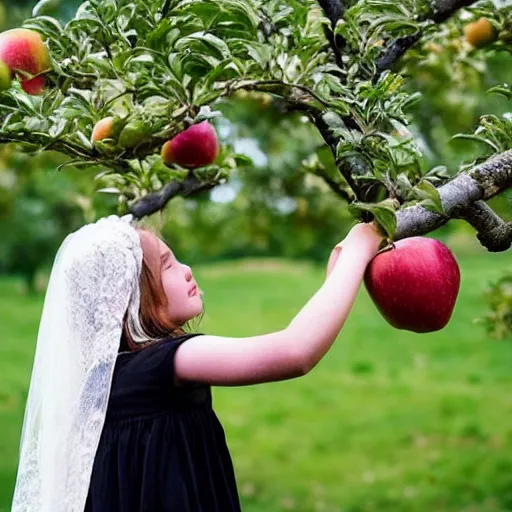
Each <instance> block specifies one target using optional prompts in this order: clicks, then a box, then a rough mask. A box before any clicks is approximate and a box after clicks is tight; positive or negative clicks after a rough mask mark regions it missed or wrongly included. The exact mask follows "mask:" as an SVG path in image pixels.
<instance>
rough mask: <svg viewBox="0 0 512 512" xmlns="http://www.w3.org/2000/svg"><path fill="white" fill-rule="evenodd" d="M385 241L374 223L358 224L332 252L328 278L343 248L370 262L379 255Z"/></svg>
mask: <svg viewBox="0 0 512 512" xmlns="http://www.w3.org/2000/svg"><path fill="white" fill-rule="evenodd" d="M383 239H384V236H383V235H382V234H381V232H380V229H379V227H378V226H377V224H375V223H374V222H369V223H359V224H356V225H355V226H354V227H353V228H352V229H351V230H350V231H349V233H348V235H347V236H346V237H345V238H344V239H343V240H342V241H341V242H339V243H337V244H336V245H335V246H334V249H333V250H332V251H331V255H330V256H329V261H328V262H327V276H329V274H330V273H331V272H332V269H333V268H334V266H335V265H336V262H337V261H338V257H339V255H340V252H341V250H342V249H343V248H345V249H350V250H355V251H357V252H358V253H359V254H361V257H364V258H367V259H368V262H370V261H371V260H372V259H373V257H374V256H375V255H376V254H377V252H378V250H379V247H380V244H381V243H382V240H383Z"/></svg>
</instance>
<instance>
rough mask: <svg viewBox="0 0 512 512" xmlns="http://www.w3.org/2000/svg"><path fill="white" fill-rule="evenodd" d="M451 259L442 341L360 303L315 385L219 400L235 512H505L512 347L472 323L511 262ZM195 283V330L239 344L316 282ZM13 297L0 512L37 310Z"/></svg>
mask: <svg viewBox="0 0 512 512" xmlns="http://www.w3.org/2000/svg"><path fill="white" fill-rule="evenodd" d="M458 256H459V261H460V264H461V270H462V288H461V292H460V297H459V301H458V304H457V307H456V310H455V313H454V316H453V319H452V321H451V323H450V325H449V326H448V327H447V328H446V329H444V330H443V331H442V332H440V333H434V334H431V335H415V334H411V333H407V332H402V331H397V330H394V329H392V328H391V327H389V326H388V325H387V324H386V323H385V322H384V320H383V319H382V318H381V317H380V315H379V314H378V313H377V311H376V309H375V307H374V306H373V304H372V303H371V301H370V300H369V298H368V296H367V295H366V292H365V291H363V290H362V291H361V293H360V295H359V297H358V300H357V303H356V305H355V308H354V310H353V312H352V315H351V316H350V318H349V320H348V322H347V324H346V326H345V328H344V330H343V332H342V333H341V334H340V336H339V339H338V340H337V342H336V344H335V345H334V347H333V348H332V350H331V351H330V352H329V354H328V355H327V357H326V358H325V359H324V360H323V361H321V362H320V364H319V365H318V366H317V367H316V368H315V369H314V370H313V372H312V373H310V374H309V375H307V376H306V377H303V378H301V379H296V380H293V381H287V382H280V383H273V384H266V385H258V386H251V387H245V388H225V389H224V388H217V389H215V391H214V400H215V404H216V410H217V413H218V415H219V417H220V419H221V421H222V422H223V424H224V426H225V429H226V434H227V437H228V443H229V445H230V447H231V452H232V455H233V459H234V463H235V468H236V471H237V478H238V484H239V489H240V494H241V497H242V502H243V510H244V511H246V512H262V511H268V512H274V511H281V510H283V511H286V510H296V511H308V512H309V511H325V512H327V511H350V512H362V511H379V512H382V511H397V512H398V511H426V512H427V511H457V512H461V511H464V512H491V511H500V512H502V511H512V343H511V342H510V341H509V342H497V341H493V340H489V339H488V338H487V337H486V335H485V333H484V332H483V329H482V327H481V326H480V325H475V324H474V323H473V319H474V318H475V317H477V316H479V315H480V314H481V313H483V312H484V310H485V303H484V301H483V298H482V292H483V290H484V289H485V287H486V285H487V283H488V281H489V280H491V279H494V278H496V277H497V276H498V275H499V274H500V272H501V271H503V270H504V269H505V268H512V262H511V261H510V258H511V252H510V251H509V252H507V253H504V254H498V255H487V254H486V253H481V254H472V255H465V256H464V255H462V254H458ZM195 274H196V278H197V280H198V282H199V284H200V286H201V287H202V288H203V289H204V291H205V296H204V300H205V304H206V311H207V314H206V317H205V319H204V321H203V324H202V325H201V327H200V329H199V330H200V331H201V332H208V333H210V334H218V335H229V336H247V335H252V334H260V333H264V332H268V331H272V330H276V329H281V328H283V327H285V326H286V324H287V323H288V322H289V321H290V320H291V319H292V318H293V316H294V315H295V313H296V312H298V310H299V309H300V307H301V306H303V305H304V304H305V302H306V301H307V300H308V298H309V297H310V296H311V295H312V294H313V293H314V291H315V290H316V289H317V288H318V287H319V286H320V285H321V283H322V280H323V277H324V269H323V268H316V267H313V266H310V265H307V264H303V263H292V262H280V261H269V262H261V261H260V262H254V261H252V262H249V261H245V262H236V263H219V264H215V265H209V266H205V267H201V268H197V269H195ZM17 289H18V282H17V281H15V280H13V279H10V280H9V279H4V280H2V281H0V325H1V326H2V331H1V332H2V334H1V338H0V425H1V432H2V436H1V442H0V511H7V510H9V508H10V497H11V493H12V486H13V483H14V475H15V468H16V454H17V449H18V438H19V432H20V428H21V421H22V414H23V407H24V400H25V398H26V390H27V386H28V382H29V377H30V369H31V364H32V357H33V350H34V343H35V338H36V334H37V327H38V321H39V315H40V313H41V307H42V297H39V298H30V297H26V296H21V295H19V294H18V293H17ZM318 327H319V329H320V328H321V326H318ZM178 512H179V511H178Z"/></svg>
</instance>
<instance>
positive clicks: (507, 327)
mask: <svg viewBox="0 0 512 512" xmlns="http://www.w3.org/2000/svg"><path fill="white" fill-rule="evenodd" d="M486 299H487V302H488V305H489V307H490V312H489V313H487V314H486V315H485V316H484V317H482V318H480V319H479V320H480V322H483V323H484V325H485V327H486V328H487V331H488V333H489V334H490V335H491V336H492V337H493V338H495V339H498V340H503V339H505V338H511V337H512V273H510V272H509V273H507V274H505V275H504V276H502V277H501V278H500V279H499V280H497V281H496V282H494V283H492V284H491V285H490V286H489V288H488V290H487V293H486Z"/></svg>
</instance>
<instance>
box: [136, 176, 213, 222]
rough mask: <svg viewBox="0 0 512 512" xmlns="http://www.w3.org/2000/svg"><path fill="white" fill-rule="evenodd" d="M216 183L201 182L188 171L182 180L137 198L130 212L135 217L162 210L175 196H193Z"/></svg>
mask: <svg viewBox="0 0 512 512" xmlns="http://www.w3.org/2000/svg"><path fill="white" fill-rule="evenodd" d="M215 185H216V183H215V182H201V181H199V180H198V179H197V178H196V177H195V176H194V174H193V172H190V173H189V175H188V176H187V177H186V178H185V180H183V181H171V182H169V183H167V184H166V185H165V186H164V188H163V189H162V190H159V191H158V192H151V193H149V194H147V195H145V196H144V197H141V198H140V199H139V200H137V201H136V202H135V203H134V204H133V205H132V206H131V207H130V213H132V214H133V216H134V217H135V218H136V219H141V218H142V217H146V216H147V215H151V214H152V213H155V212H158V211H160V210H162V209H163V208H164V207H165V205H166V204H167V203H168V202H169V201H170V200H171V199H172V198H173V197H176V196H183V197H188V196H193V195H196V194H198V193H200V192H202V191H203V190H209V189H211V188H213V187H214V186H215Z"/></svg>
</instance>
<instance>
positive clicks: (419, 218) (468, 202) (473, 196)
mask: <svg viewBox="0 0 512 512" xmlns="http://www.w3.org/2000/svg"><path fill="white" fill-rule="evenodd" d="M510 187H512V150H509V151H505V152H504V153H501V154H499V155H496V156H494V157H492V158H490V159H489V160H487V161H485V162H484V163H482V164H480V165H478V166H476V167H474V168H473V169H472V170H470V171H469V172H467V173H463V174H459V175H458V176H457V177H456V178H454V179H453V180H452V181H450V182H448V183H446V184H445V185H443V186H441V187H439V189H438V190H439V195H440V197H441V202H442V203H443V208H444V212H445V213H444V215H441V214H438V213H434V212H431V211H429V210H426V209H425V208H423V207H422V206H418V205H416V206H411V207H409V208H405V209H404V210H401V211H399V212H398V213H397V221H398V225H397V231H396V233H395V239H396V240H400V239H402V238H407V237H411V236H420V235H424V234H426V233H429V232H430V231H433V230H434V229H437V228H438V227H440V226H442V225H443V224H446V223H447V222H448V221H449V220H450V219H451V218H464V219H466V220H468V221H472V222H475V223H476V226H475V227H476V228H477V230H479V231H480V237H479V239H480V241H481V242H482V244H483V245H485V247H487V248H488V249H489V250H493V251H495V250H505V249H503V248H508V247H510V245H511V244H512V229H511V227H510V223H504V222H503V221H502V220H501V219H499V218H497V216H496V215H495V214H494V212H493V215H494V216H492V215H490V212H489V210H490V208H488V207H487V205H486V206H485V207H483V206H482V204H481V203H480V201H485V200H488V199H490V198H491V197H493V196H495V195H496V194H499V193H500V192H502V191H503V190H506V189H507V188H510ZM475 203H476V206H475ZM491 211H492V210H491ZM477 214H485V215H486V218H479V219H478V220H477V219H476V217H477ZM498 219H499V220H498ZM488 229H491V230H492V233H485V231H486V230H488ZM482 230H483V231H482ZM507 244H508V245H507Z"/></svg>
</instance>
